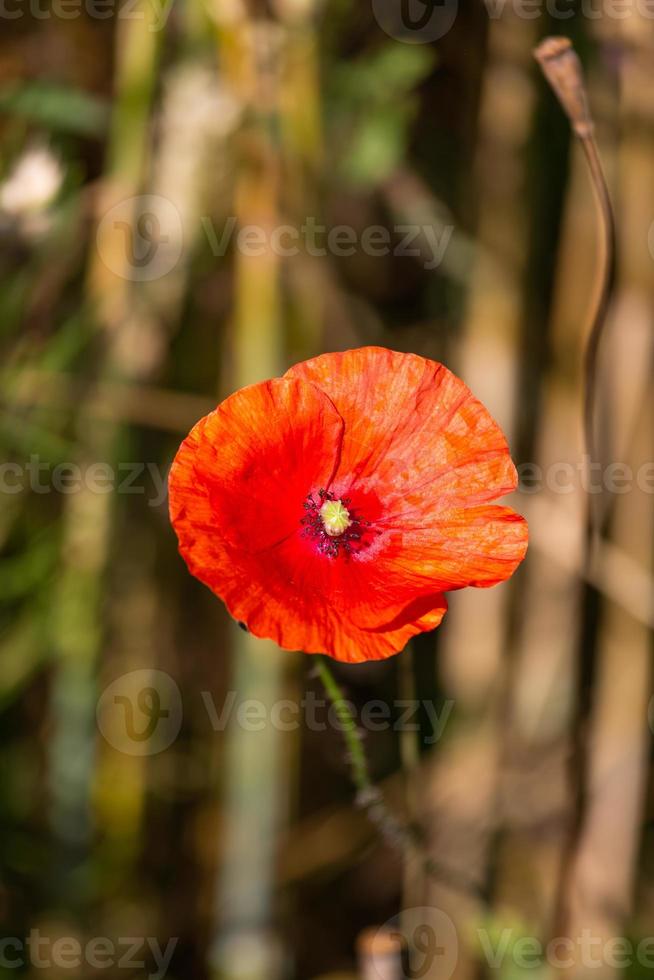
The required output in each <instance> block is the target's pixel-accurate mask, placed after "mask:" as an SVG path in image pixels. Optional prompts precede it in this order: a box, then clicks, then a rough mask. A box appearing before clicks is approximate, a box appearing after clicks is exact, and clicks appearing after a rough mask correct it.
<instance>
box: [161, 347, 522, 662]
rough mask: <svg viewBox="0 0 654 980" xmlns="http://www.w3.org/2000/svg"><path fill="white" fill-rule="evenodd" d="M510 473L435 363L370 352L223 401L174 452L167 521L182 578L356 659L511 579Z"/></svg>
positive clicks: (384, 653)
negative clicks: (184, 572) (462, 592)
mask: <svg viewBox="0 0 654 980" xmlns="http://www.w3.org/2000/svg"><path fill="white" fill-rule="evenodd" d="M516 483H517V477H516V471H515V467H514V466H513V463H512V462H511V459H510V456H509V450H508V447H507V444H506V440H505V439H504V436H503V435H502V432H501V431H500V429H499V427H498V426H497V424H496V423H495V422H494V421H493V419H492V418H491V417H490V415H489V414H488V412H487V411H486V409H485V408H484V407H483V405H482V404H481V403H480V402H479V401H477V399H476V398H474V397H473V395H472V394H471V393H470V391H469V390H468V388H467V387H466V386H465V385H464V384H463V382H462V381H460V380H459V379H458V378H457V377H455V376H454V375H453V374H452V373H451V372H450V371H448V370H447V368H445V367H443V365H442V364H437V363H436V362H434V361H428V360H426V359H425V358H422V357H418V356H416V355H414V354H398V353H395V352H394V351H389V350H384V349H382V348H378V347H366V348H362V349H360V350H352V351H347V352H345V353H342V354H324V355H323V356H321V357H317V358H314V359H313V360H311V361H306V362H304V363H303V364H297V365H296V366H295V367H293V368H291V370H290V371H288V372H287V374H286V375H284V377H283V378H276V379H274V380H272V381H266V382H263V383H262V384H256V385H252V386H251V387H248V388H244V389H243V390H242V391H238V392H236V394H234V395H232V396H231V397H229V398H228V399H227V400H226V401H224V402H223V403H222V404H221V405H219V406H218V408H216V410H215V411H213V412H212V413H211V414H210V415H207V416H206V418H203V419H201V420H200V421H199V422H198V423H197V425H196V426H195V427H194V428H193V430H192V431H191V433H190V435H189V436H188V438H186V439H185V440H184V442H183V443H182V445H181V447H180V449H179V452H178V453H177V456H176V458H175V461H174V463H173V466H172V469H171V472H170V480H169V485H170V515H171V520H172V523H173V525H174V527H175V530H176V532H177V535H178V538H179V547H180V551H181V554H182V555H183V557H184V559H185V560H186V563H187V564H188V567H189V569H190V570H191V572H192V573H193V575H196V576H197V577H198V578H199V579H200V580H201V581H202V582H204V583H205V584H206V585H208V586H209V588H211V589H212V590H213V591H214V592H215V593H216V594H217V595H218V596H220V598H221V599H223V600H224V602H225V603H226V605H227V608H228V609H229V611H230V613H231V614H232V616H233V617H234V618H235V619H237V620H240V621H242V622H243V623H245V624H246V625H247V627H248V628H249V629H250V630H251V631H252V633H254V634H255V635H256V636H260V637H268V638H270V639H273V640H275V641H276V642H277V643H278V644H279V645H280V646H282V647H285V648H286V649H289V650H304V651H306V652H307V653H327V654H329V655H330V656H332V657H335V658H336V659H337V660H343V661H349V662H358V661H363V660H378V659H382V658H384V657H389V656H391V655H392V654H394V653H397V652H398V651H399V650H401V649H402V648H403V647H404V646H405V644H406V643H407V641H408V640H409V638H410V637H411V636H414V635H415V634H416V633H420V632H422V631H424V630H430V629H433V628H434V627H435V626H437V625H438V624H439V623H440V621H441V619H442V618H443V616H444V614H445V611H446V609H447V603H446V600H445V596H444V594H443V593H444V592H447V591H449V590H450V589H460V588H463V587H464V586H468V585H474V586H490V585H495V584H497V583H498V582H502V581H503V580H504V579H507V578H508V577H509V576H510V575H511V574H512V573H513V572H514V571H515V569H516V567H517V565H518V564H519V563H520V562H521V561H522V559H523V557H524V554H525V551H526V548H527V526H526V523H525V521H524V519H523V518H522V517H520V516H519V515H518V514H516V513H515V512H514V511H512V510H511V509H509V508H508V507H498V506H494V505H491V504H489V501H492V500H495V499H496V498H497V497H500V496H502V495H503V494H506V493H508V492H509V491H511V490H514V489H515V487H516Z"/></svg>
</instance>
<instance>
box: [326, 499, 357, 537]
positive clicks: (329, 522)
mask: <svg viewBox="0 0 654 980" xmlns="http://www.w3.org/2000/svg"><path fill="white" fill-rule="evenodd" d="M320 517H321V519H322V522H323V524H324V525H325V531H326V532H327V534H328V535H329V536H330V538H337V537H338V536H339V534H343V532H344V531H347V529H348V527H349V526H350V524H351V523H352V521H351V519H350V512H349V511H348V509H347V507H344V506H343V504H342V503H341V501H340V500H326V501H325V503H324V504H323V505H322V507H321V508H320Z"/></svg>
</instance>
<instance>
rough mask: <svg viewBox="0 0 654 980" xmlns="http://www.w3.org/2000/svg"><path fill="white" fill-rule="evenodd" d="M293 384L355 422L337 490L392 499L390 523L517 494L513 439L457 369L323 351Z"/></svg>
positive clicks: (395, 356) (299, 369)
mask: <svg viewBox="0 0 654 980" xmlns="http://www.w3.org/2000/svg"><path fill="white" fill-rule="evenodd" d="M286 376H287V377H301V378H305V379H306V380H307V381H312V382H313V383H314V384H316V385H317V386H318V387H319V388H320V389H321V390H322V391H324V392H325V394H327V395H328V396H329V398H330V399H331V401H332V402H333V403H334V405H335V406H336V409H337V411H338V412H339V414H340V415H341V417H342V418H343V420H344V423H345V436H344V439H343V448H342V452H341V459H340V464H339V467H338V471H337V473H336V474H335V478H334V486H335V487H336V489H337V492H339V493H340V492H343V493H348V492H350V490H351V489H352V488H353V487H356V488H357V489H358V491H359V492H360V493H365V492H368V493H370V494H375V495H376V496H377V497H380V498H382V499H383V504H384V510H385V513H386V514H387V515H388V516H400V517H401V516H403V515H405V514H406V515H410V514H411V512H416V511H417V512H419V511H420V510H421V509H422V507H423V506H427V507H428V508H429V509H433V505H434V501H435V500H436V501H438V502H439V504H440V505H441V506H446V505H447V506H452V505H457V504H460V505H472V504H481V503H485V502H487V501H490V500H495V499H496V498H497V497H500V496H503V495H504V494H506V493H509V492H511V491H512V490H514V489H515V488H516V485H517V474H516V471H515V467H514V466H513V463H512V462H511V458H510V455H509V449H508V446H507V443H506V439H505V438H504V435H503V433H502V431H501V429H500V428H499V426H498V425H497V423H496V422H495V421H494V420H493V418H492V417H491V415H490V414H489V413H488V411H487V410H486V409H485V408H484V406H483V405H482V404H481V402H480V401H478V400H477V399H476V398H475V397H474V396H473V395H472V393H471V392H470V390H469V389H468V388H467V386H466V385H465V384H464V383H463V382H462V381H461V380H460V379H459V378H457V377H456V376H455V375H454V374H452V372H451V371H448V369H447V368H446V367H444V366H443V365H442V364H439V363H437V362H436V361H430V360H427V359H426V358H424V357H419V356H418V355H417V354H400V353H398V352H396V351H389V350H386V349H384V348H380V347H363V348H361V349H359V350H350V351H345V352H344V353H336V354H323V355H321V356H320V357H316V358H313V359H312V360H310V361H305V362H304V363H302V364H297V365H296V366H295V367H293V368H291V369H290V371H288V372H287V375H286Z"/></svg>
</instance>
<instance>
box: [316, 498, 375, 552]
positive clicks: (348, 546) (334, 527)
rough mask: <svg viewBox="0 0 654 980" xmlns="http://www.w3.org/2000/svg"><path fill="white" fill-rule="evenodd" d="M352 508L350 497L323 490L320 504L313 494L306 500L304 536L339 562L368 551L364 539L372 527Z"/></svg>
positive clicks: (319, 500)
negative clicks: (338, 559) (345, 557)
mask: <svg viewBox="0 0 654 980" xmlns="http://www.w3.org/2000/svg"><path fill="white" fill-rule="evenodd" d="M349 504H350V498H349V497H342V498H338V497H335V496H334V494H333V493H330V491H329V490H319V491H318V500H314V496H313V494H312V493H310V494H309V495H308V497H307V499H306V500H305V502H304V511H305V513H304V517H303V518H302V519H301V521H300V524H302V526H303V527H304V530H303V532H302V535H303V537H305V538H311V539H312V540H313V541H314V542H315V545H316V547H317V549H318V551H319V552H320V554H322V555H327V556H328V557H329V558H338V556H339V555H340V554H344V555H346V556H347V555H351V554H352V553H353V551H355V550H356V551H358V550H360V549H361V548H362V547H365V542H364V541H363V540H362V538H363V535H364V533H365V532H366V531H367V529H368V528H369V527H370V524H369V523H368V521H364V520H362V519H361V518H360V517H359V516H358V514H356V512H355V511H354V510H348V507H349Z"/></svg>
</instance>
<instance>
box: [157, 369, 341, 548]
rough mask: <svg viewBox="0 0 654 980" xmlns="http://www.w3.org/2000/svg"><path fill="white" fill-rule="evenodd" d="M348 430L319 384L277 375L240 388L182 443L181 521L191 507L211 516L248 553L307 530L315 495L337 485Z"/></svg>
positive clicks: (175, 490) (177, 496) (177, 475)
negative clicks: (309, 498)
mask: <svg viewBox="0 0 654 980" xmlns="http://www.w3.org/2000/svg"><path fill="white" fill-rule="evenodd" d="M342 434H343V422H342V419H341V418H340V416H339V415H338V413H337V412H336V410H335V409H334V406H333V405H332V403H331V402H330V400H329V399H328V398H327V397H326V396H325V395H324V394H322V392H320V391H319V390H318V389H317V388H316V387H315V386H314V385H311V384H307V383H306V382H304V381H301V380H298V379H275V380H273V381H266V382H263V383H262V384H257V385H251V386H250V387H248V388H243V389H242V390H241V391H237V392H236V393H235V394H234V395H231V397H229V398H227V399H226V401H224V402H223V403H222V404H221V405H219V406H218V408H216V409H215V411H213V412H211V414H210V415H207V416H206V417H205V418H203V419H201V420H200V422H198V423H197V425H196V426H195V427H194V428H193V429H192V431H191V433H190V435H189V436H188V437H187V438H186V439H185V440H184V442H183V443H182V446H181V448H180V450H179V452H178V454H177V457H176V458H175V461H174V463H173V466H172V469H171V473H170V480H169V484H170V498H171V507H172V508H173V510H171V513H174V516H173V523H174V524H176V523H177V521H179V519H180V509H181V508H182V507H184V508H185V516H186V518H187V519H188V520H189V521H190V522H191V523H192V522H193V521H194V520H197V519H198V518H199V516H200V513H202V514H204V516H205V518H207V517H209V516H210V519H211V530H212V533H215V532H219V533H220V535H221V537H223V538H224V539H225V540H226V541H228V542H229V543H230V544H232V545H233V546H234V547H235V548H237V549H239V550H240V551H243V552H250V551H257V550H261V549H264V548H268V547H270V546H271V545H272V544H273V543H275V542H277V541H280V540H282V539H284V538H285V537H287V536H288V535H289V534H293V533H294V532H295V531H296V530H297V529H298V528H299V521H300V518H301V517H302V514H303V502H304V500H305V498H306V495H307V493H309V491H310V490H311V489H313V487H314V486H316V485H318V486H323V485H327V484H328V483H329V481H330V479H331V476H332V473H333V472H334V468H335V466H336V464H337V461H338V457H339V452H340V446H341V440H342ZM198 498H202V503H200V501H199V499H198ZM207 498H208V500H209V501H210V504H211V507H210V511H206V508H205V506H204V503H205V499H207ZM202 533H208V529H203V528H201V527H200V525H198V538H199V537H200V535H201V534H202ZM199 544H200V542H199V541H198V545H199ZM183 553H184V552H183ZM185 557H186V554H185Z"/></svg>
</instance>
